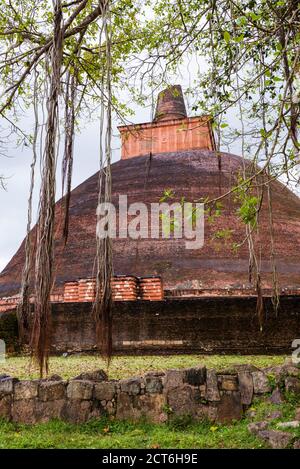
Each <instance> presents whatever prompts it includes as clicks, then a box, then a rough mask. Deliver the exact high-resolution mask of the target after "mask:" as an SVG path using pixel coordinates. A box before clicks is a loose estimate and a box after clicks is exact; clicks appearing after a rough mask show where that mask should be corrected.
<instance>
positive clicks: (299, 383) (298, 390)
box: [284, 376, 300, 394]
mask: <svg viewBox="0 0 300 469" xmlns="http://www.w3.org/2000/svg"><path fill="white" fill-rule="evenodd" d="M284 384H285V389H286V391H287V392H292V393H294V394H300V380H299V379H298V378H295V377H293V376H288V377H287V378H285V380H284Z"/></svg>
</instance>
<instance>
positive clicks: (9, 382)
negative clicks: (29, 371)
mask: <svg viewBox="0 0 300 469" xmlns="http://www.w3.org/2000/svg"><path fill="white" fill-rule="evenodd" d="M16 382H18V379H16V378H9V377H8V378H7V377H5V378H2V379H1V380H0V397H3V396H7V395H8V394H12V393H13V390H14V384H15V383H16Z"/></svg>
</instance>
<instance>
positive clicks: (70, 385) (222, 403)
mask: <svg viewBox="0 0 300 469" xmlns="http://www.w3.org/2000/svg"><path fill="white" fill-rule="evenodd" d="M279 388H280V389H281V391H284V390H287V391H288V392H292V393H295V394H299V393H300V369H299V368H297V367H295V366H293V365H292V364H286V365H283V366H280V367H273V368H268V369H265V370H260V369H257V368H255V367H253V366H250V365H237V366H235V367H233V368H232V369H231V370H228V371H222V372H221V373H218V372H216V371H215V370H213V369H206V368H205V366H198V367H194V368H187V369H180V370H179V369H177V370H167V371H166V372H155V371H153V372H149V373H146V374H145V375H144V376H142V377H134V378H129V379H123V380H108V379H107V377H106V374H105V373H104V372H103V371H102V370H97V371H95V372H92V373H82V374H81V375H80V376H78V377H77V378H74V379H71V380H69V381H63V380H62V379H61V378H60V377H59V376H57V375H55V376H53V377H52V378H51V377H50V378H49V379H41V380H33V381H28V380H25V381H19V380H18V379H16V378H11V377H9V376H3V375H2V376H0V417H1V418H4V419H7V420H10V421H13V422H16V423H26V424H34V423H39V422H47V421H49V420H51V419H61V420H64V421H67V422H72V423H83V422H86V421H88V420H91V419H97V418H99V417H101V416H104V415H110V416H113V417H114V418H117V419H119V420H124V419H126V420H133V421H137V420H139V419H144V418H146V419H147V420H149V421H151V422H156V423H164V422H166V421H168V420H172V419H174V418H176V417H183V416H190V417H192V418H193V419H195V420H202V419H208V420H210V421H216V422H230V421H232V420H239V419H241V418H242V417H243V415H244V412H245V411H246V410H247V409H248V408H249V406H250V405H251V403H252V401H253V398H254V397H261V398H265V397H266V396H267V395H270V394H271V392H272V391H274V389H279Z"/></svg>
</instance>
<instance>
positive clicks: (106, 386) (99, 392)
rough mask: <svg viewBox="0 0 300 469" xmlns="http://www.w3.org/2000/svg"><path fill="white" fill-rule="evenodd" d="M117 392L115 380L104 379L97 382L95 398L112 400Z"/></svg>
mask: <svg viewBox="0 0 300 469" xmlns="http://www.w3.org/2000/svg"><path fill="white" fill-rule="evenodd" d="M115 394H116V383H115V382H114V381H103V382H102V383H95V386H94V398H95V399H97V400H98V401H111V400H112V399H113V398H114V397H115Z"/></svg>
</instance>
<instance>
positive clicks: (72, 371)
mask: <svg viewBox="0 0 300 469" xmlns="http://www.w3.org/2000/svg"><path fill="white" fill-rule="evenodd" d="M285 358H286V356H284V355H169V356H167V355H162V356H153V355H151V356H118V357H113V359H112V362H111V364H110V367H109V370H108V376H109V378H111V379H121V378H128V377H130V376H138V375H142V374H144V373H146V372H147V371H155V370H162V371H163V370H166V369H170V368H188V367H192V366H197V365H205V366H206V367H207V368H215V369H217V370H224V369H228V368H230V367H232V366H233V365H235V364H244V363H247V364H251V365H255V366H257V367H258V368H266V367H268V366H276V365H281V364H283V362H284V360H285ZM99 368H103V369H105V370H106V364H105V362H104V361H103V360H102V359H101V358H99V357H98V356H96V355H81V354H78V355H68V356H60V357H51V358H50V370H49V374H50V375H51V374H58V375H60V376H61V377H62V378H64V379H69V378H74V377H75V376H76V375H78V374H80V373H82V372H86V371H94V370H95V369H99ZM106 371H107V370H106ZM3 373H6V374H8V375H10V376H14V377H17V378H20V379H28V378H38V377H39V372H38V369H37V368H36V367H35V366H34V365H32V364H30V359H29V357H24V356H23V357H10V358H7V359H6V361H5V362H4V363H0V374H3Z"/></svg>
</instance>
